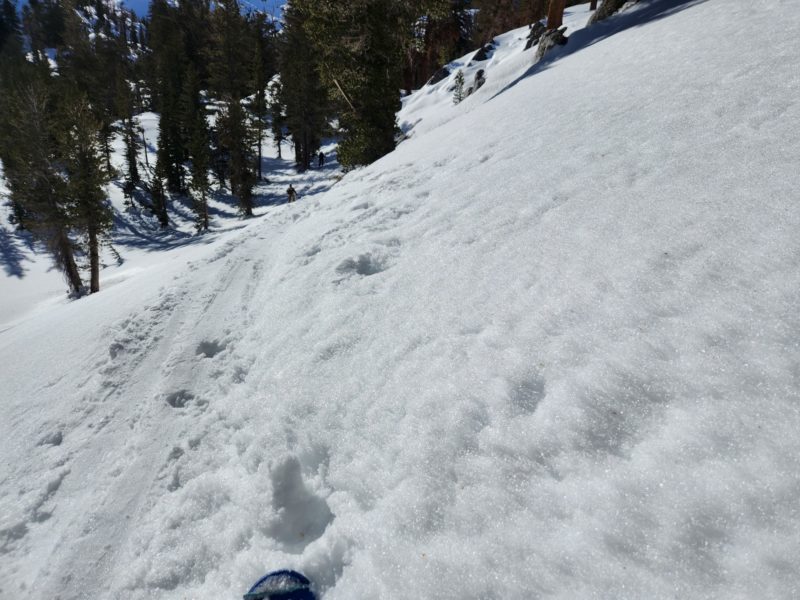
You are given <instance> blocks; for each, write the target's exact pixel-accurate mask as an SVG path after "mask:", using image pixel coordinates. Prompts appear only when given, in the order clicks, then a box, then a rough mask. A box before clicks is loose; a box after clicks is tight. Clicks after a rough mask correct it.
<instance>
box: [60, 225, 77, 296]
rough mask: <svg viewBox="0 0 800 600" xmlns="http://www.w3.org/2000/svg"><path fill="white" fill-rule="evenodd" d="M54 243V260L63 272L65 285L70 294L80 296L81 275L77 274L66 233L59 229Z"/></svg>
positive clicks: (70, 244) (70, 243)
mask: <svg viewBox="0 0 800 600" xmlns="http://www.w3.org/2000/svg"><path fill="white" fill-rule="evenodd" d="M54 241H55V246H56V247H55V255H56V260H57V262H58V263H60V265H61V268H62V269H63V271H64V277H66V279H67V285H68V286H69V291H70V293H71V294H75V295H76V296H80V295H81V293H82V292H83V282H82V281H81V275H80V273H79V272H78V265H77V264H76V263H75V255H74V254H73V251H72V242H71V241H70V239H69V236H68V235H67V232H66V231H64V230H63V229H61V230H60V231H59V232H58V233H57V234H56V239H55V240H54Z"/></svg>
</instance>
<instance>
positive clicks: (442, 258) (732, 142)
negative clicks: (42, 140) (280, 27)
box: [0, 0, 800, 600]
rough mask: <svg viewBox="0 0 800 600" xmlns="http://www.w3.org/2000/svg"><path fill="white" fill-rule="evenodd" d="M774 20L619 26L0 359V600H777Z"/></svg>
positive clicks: (787, 233)
mask: <svg viewBox="0 0 800 600" xmlns="http://www.w3.org/2000/svg"><path fill="white" fill-rule="evenodd" d="M792 4H793V3H790V2H788V0H786V1H781V0H768V1H767V2H764V3H761V4H760V6H759V9H758V10H754V9H753V7H752V4H751V3H749V2H744V1H743V0H742V1H736V2H730V1H729V2H722V1H721V0H716V1H715V0H708V1H706V2H676V1H672V2H671V1H662V2H658V1H657V0H655V1H653V2H649V3H647V2H642V3H640V5H639V6H638V7H636V8H634V9H632V11H631V12H630V13H628V15H627V16H626V17H625V18H626V19H627V22H628V23H630V24H633V23H635V25H636V26H630V27H628V28H627V29H623V30H621V31H618V32H617V33H615V35H613V36H610V37H607V38H604V39H603V38H601V39H598V40H597V41H595V42H594V43H593V44H591V45H589V46H588V47H585V48H583V49H581V50H578V51H575V50H574V49H571V50H570V53H566V50H564V51H563V53H562V54H559V53H558V52H559V51H556V52H557V53H556V54H555V55H554V59H553V60H551V61H550V62H549V63H548V65H547V68H546V69H541V70H537V71H536V72H535V73H534V74H533V75H532V76H530V77H527V78H524V79H522V80H520V81H518V82H517V83H516V84H515V85H513V86H511V87H508V88H507V89H505V88H504V87H503V85H502V82H494V83H491V79H490V83H491V85H492V86H494V85H496V86H497V87H498V88H499V89H505V91H503V92H502V93H499V94H498V91H499V90H496V89H493V88H492V87H491V86H490V83H487V86H490V87H487V89H486V90H484V89H483V88H482V89H481V90H479V92H478V93H476V94H474V95H473V96H471V97H470V98H468V99H467V100H465V102H464V103H462V105H459V106H458V107H453V106H452V103H450V104H446V105H445V104H442V105H441V106H440V107H439V108H437V109H436V110H450V111H462V112H463V114H462V115H461V116H459V117H457V118H454V119H448V118H444V117H442V118H438V115H436V114H433V115H432V116H431V118H433V119H436V120H437V121H436V122H438V123H441V125H440V126H438V127H434V128H428V129H426V128H425V127H420V128H419V129H417V131H416V133H415V134H414V135H413V136H412V138H411V139H410V140H408V141H407V142H404V143H403V144H401V145H400V147H399V148H398V149H397V151H396V152H394V153H393V154H391V155H389V156H387V157H386V158H384V159H383V160H381V161H379V162H378V163H376V164H374V165H372V166H370V167H368V168H365V169H362V170H359V171H356V172H353V173H350V174H348V175H347V176H346V177H345V178H344V179H343V180H342V181H341V182H340V183H339V184H337V185H336V186H335V187H334V188H333V189H332V190H330V191H329V192H327V193H319V194H307V195H306V196H305V197H304V198H301V200H300V201H298V202H297V203H296V204H292V205H287V206H277V207H272V208H271V209H270V210H269V211H267V212H266V214H265V217H264V218H262V219H260V220H258V221H255V222H252V223H251V224H248V225H247V226H246V227H245V228H244V229H243V230H241V231H240V232H229V233H227V234H225V235H221V236H220V237H219V238H218V239H216V240H215V241H212V242H211V243H210V244H207V245H197V246H195V247H191V248H183V249H181V254H180V256H181V257H183V258H182V259H181V260H172V261H164V263H163V264H158V265H153V266H149V267H148V268H147V270H146V271H144V272H142V273H141V274H140V275H138V276H131V277H130V278H129V279H126V280H125V281H121V282H119V283H117V284H116V285H114V286H112V287H110V288H108V289H107V290H105V291H104V292H102V293H101V294H98V295H96V296H93V297H90V298H87V299H85V300H81V301H80V302H73V303H69V304H59V305H57V306H53V307H51V308H49V309H48V310H47V311H44V312H42V313H41V314H39V315H37V316H36V318H35V319H28V320H26V321H23V322H20V323H18V324H17V325H15V326H14V327H12V328H11V329H8V330H6V331H4V332H2V333H0V369H2V375H3V392H4V394H6V396H4V398H3V415H4V417H5V419H4V420H3V421H2V422H0V444H1V446H0V447H1V448H2V456H3V463H2V471H0V519H2V521H0V552H2V557H1V559H0V597H2V598H4V599H5V598H6V597H17V596H20V595H23V596H26V597H30V598H34V599H40V598H41V599H42V600H44V599H45V598H50V597H52V596H53V595H54V594H55V593H57V594H58V595H60V597H61V598H62V599H63V600H68V599H77V598H87V599H88V598H92V599H94V598H115V599H116V598H124V599H130V600H139V599H144V598H164V599H167V600H169V599H176V600H177V599H179V598H203V599H212V598H214V599H216V598H234V597H237V596H239V595H240V594H241V593H243V591H244V590H246V589H247V588H248V587H249V585H250V584H251V583H252V582H253V581H255V580H257V579H258V577H260V576H261V575H262V574H263V573H264V572H265V571H267V570H270V569H272V568H279V567H288V568H295V569H297V570H299V571H302V572H303V573H305V574H306V575H308V576H309V577H310V578H311V579H312V580H313V581H315V582H316V583H317V587H318V589H317V591H318V592H320V593H321V595H322V597H324V598H325V599H326V600H340V599H345V598H359V599H371V598H374V599H378V598H381V599H384V598H389V599H392V598H398V599H405V598H416V597H431V596H433V595H436V596H437V597H441V598H452V599H457V598H458V599H461V598H504V599H508V598H511V599H520V600H522V599H530V598H564V599H567V598H673V597H680V598H739V599H744V598H780V599H784V598H786V599H788V598H793V597H797V595H798V594H800V567H798V565H797V563H796V561H795V560H794V557H796V556H797V555H798V553H800V518H799V517H800V515H798V505H797V498H798V494H800V458H799V457H800V436H799V435H798V431H800V403H799V402H798V400H800V398H798V395H800V392H799V391H798V390H799V389H800V386H798V374H800V349H799V348H798V341H797V340H798V339H800V311H798V295H797V290H798V289H800V264H799V263H800V239H798V236H797V235H796V232H797V231H798V228H799V227H800V211H798V209H797V205H796V195H797V190H798V189H800V173H798V171H797V169H796V164H794V162H793V161H796V157H797V156H800V141H799V140H800V131H798V128H799V127H800V125H798V124H800V94H798V93H797V92H798V89H799V88H800V73H798V71H797V69H796V65H797V64H798V59H800V47H799V46H800V43H799V42H798V39H797V36H796V32H797V31H798V30H800V13H798V12H797V11H796V10H794V7H793V6H792ZM656 5H663V6H664V7H667V8H668V9H669V10H665V11H663V12H661V13H660V17H659V18H657V19H645V18H644V17H643V16H642V15H646V14H647V11H648V10H649V8H651V7H653V6H656ZM637 14H638V15H640V17H641V18H640V20H639V21H638V22H636V21H635V19H634V17H635V16H636V15H637ZM752 31H770V36H769V37H770V39H769V44H764V45H761V46H760V45H757V43H758V40H757V39H756V38H757V36H753V35H752V33H751V32H752ZM488 73H489V77H490V78H491V76H492V75H491V71H488ZM512 80H513V78H512ZM510 82H511V80H509V81H507V82H506V83H510ZM423 92H424V91H423ZM437 93H438V92H437ZM408 107H409V109H410V107H411V103H409V104H408ZM431 110H433V109H431ZM417 116H419V115H417ZM401 117H402V115H401ZM185 260H190V261H191V264H190V265H188V267H184V263H185ZM143 307H148V308H146V309H144V308H143Z"/></svg>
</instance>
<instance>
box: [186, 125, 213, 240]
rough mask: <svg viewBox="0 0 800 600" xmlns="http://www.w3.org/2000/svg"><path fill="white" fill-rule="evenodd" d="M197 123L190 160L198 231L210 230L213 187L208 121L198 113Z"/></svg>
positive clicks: (193, 128) (190, 150) (190, 147)
mask: <svg viewBox="0 0 800 600" xmlns="http://www.w3.org/2000/svg"><path fill="white" fill-rule="evenodd" d="M195 119H196V123H195V124H194V126H193V127H192V140H191V144H190V146H189V158H190V159H191V161H192V180H191V184H190V187H191V190H192V191H193V192H194V194H195V196H194V208H195V213H196V214H197V229H198V230H199V231H206V230H208V194H209V191H210V189H211V186H210V185H209V183H208V169H209V167H210V166H211V150H210V148H209V142H210V140H209V131H208V121H207V120H206V117H205V115H204V114H203V113H202V112H200V111H198V112H197V114H196V115H195Z"/></svg>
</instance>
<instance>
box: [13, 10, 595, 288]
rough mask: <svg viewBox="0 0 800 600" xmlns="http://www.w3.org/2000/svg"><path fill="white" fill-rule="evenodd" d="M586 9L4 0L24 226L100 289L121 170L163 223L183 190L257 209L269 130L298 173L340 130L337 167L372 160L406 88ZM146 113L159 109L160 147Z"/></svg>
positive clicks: (123, 180) (195, 201) (204, 224)
mask: <svg viewBox="0 0 800 600" xmlns="http://www.w3.org/2000/svg"><path fill="white" fill-rule="evenodd" d="M606 2H607V3H608V2H610V0H606ZM574 3H576V2H574V1H571V0H348V2H341V1H338V0H288V2H287V3H286V5H285V7H284V10H283V16H282V19H281V22H280V24H278V23H276V22H275V21H273V20H272V19H271V18H270V17H269V16H268V15H265V14H263V13H261V12H258V11H252V10H244V7H243V6H242V4H241V3H240V1H239V0H192V1H185V2H183V1H182V2H179V3H175V2H169V1H168V0H151V3H150V6H149V11H148V14H147V16H146V17H144V18H142V19H139V18H137V17H136V16H135V15H134V14H133V13H131V12H129V11H126V10H124V9H122V8H120V6H119V5H118V4H116V3H115V2H112V1H111V0H29V2H28V3H27V4H26V5H25V6H24V7H23V8H22V11H21V14H20V13H19V12H18V7H17V6H16V5H15V0H0V161H2V165H3V174H4V177H5V180H6V182H7V186H8V188H9V190H10V192H11V194H10V199H11V205H12V210H13V218H14V221H15V223H16V224H17V226H18V227H20V228H24V229H26V230H28V231H29V232H30V233H31V234H32V235H33V236H34V238H35V239H37V240H38V241H40V242H42V243H44V244H45V245H46V246H47V248H48V249H49V251H50V252H51V253H52V255H53V256H54V258H55V260H56V262H57V264H58V266H59V267H60V268H61V270H62V271H63V272H64V274H65V277H66V280H67V283H68V286H69V289H70V292H71V293H72V294H74V295H81V294H83V293H85V292H86V291H88V292H96V291H98V290H99V271H100V250H101V247H102V245H103V244H108V243H110V242H109V239H110V238H109V232H110V229H111V227H112V223H113V212H112V210H111V208H110V204H109V201H108V198H107V194H106V192H105V189H106V187H107V185H108V184H109V182H111V181H112V180H115V181H117V182H119V183H120V184H121V186H122V188H123V190H124V193H125V195H126V197H128V198H130V199H131V201H134V199H135V201H137V202H139V203H141V204H142V205H144V206H146V207H147V208H149V209H150V210H151V211H152V213H153V214H154V215H155V216H156V217H157V219H158V221H159V223H160V224H161V226H162V227H168V226H169V223H170V214H169V201H170V199H171V198H174V197H178V196H180V197H185V198H191V200H192V205H193V206H194V210H195V214H196V220H197V228H198V230H199V231H203V230H206V229H208V227H209V210H208V200H209V197H210V196H211V194H212V193H215V191H216V192H219V191H220V190H226V191H228V192H229V193H230V194H231V195H232V196H233V197H234V198H235V199H236V201H237V202H238V205H239V210H240V213H241V214H242V215H243V216H250V215H252V214H253V208H254V192H253V190H254V187H255V186H256V184H257V183H258V181H259V180H260V179H261V178H262V177H263V176H264V173H263V169H262V162H263V161H262V156H261V154H262V148H263V143H264V140H265V139H266V138H267V135H268V133H269V134H270V136H271V137H272V139H273V140H274V141H275V143H276V144H277V147H278V152H279V155H280V152H281V143H282V142H283V141H284V140H291V142H292V146H293V149H294V157H293V158H294V162H295V165H296V168H297V169H298V170H300V171H302V170H305V169H308V168H310V166H311V161H312V159H313V157H315V156H316V154H317V152H318V151H319V148H320V146H321V143H322V139H323V138H324V137H326V136H328V135H334V134H335V135H336V136H337V138H338V140H339V147H338V159H339V162H340V164H341V165H342V167H343V168H345V169H350V168H353V167H356V166H358V165H364V164H369V163H371V162H373V161H375V160H377V159H378V158H380V157H381V156H383V155H385V154H386V153H388V152H390V151H391V150H393V149H394V147H395V144H396V141H397V139H398V134H399V131H398V128H397V123H396V118H395V115H396V113H397V111H398V110H399V108H400V101H401V90H406V91H410V90H412V89H416V88H418V87H420V86H421V85H422V84H424V83H425V81H427V79H428V78H430V77H431V75H432V74H433V73H434V72H435V71H436V70H437V69H439V68H440V67H441V66H442V65H444V64H446V63H447V62H449V61H451V60H452V59H454V58H456V57H458V56H461V55H463V54H464V53H466V52H467V51H468V50H469V49H470V48H473V47H477V46H481V45H483V44H484V43H485V42H486V41H489V40H491V38H492V37H494V36H495V35H497V34H498V33H500V32H503V31H506V30H508V29H511V28H514V27H519V26H522V25H525V24H530V23H532V22H534V21H537V20H541V19H543V18H545V17H547V20H548V25H549V26H550V25H552V26H553V27H558V26H559V25H560V20H561V15H563V11H564V8H565V6H566V5H569V4H574ZM144 111H154V112H156V113H158V115H159V125H158V143H157V145H156V148H155V152H154V153H153V152H152V149H149V148H148V147H147V145H146V140H145V139H144V135H143V131H142V129H141V128H140V127H139V126H138V123H137V119H136V115H137V114H140V113H142V112H144ZM115 136H116V137H117V139H120V140H121V141H122V143H123V144H124V157H125V166H124V168H123V169H121V172H117V171H116V170H115V168H114V165H113V164H112V160H111V156H112V141H113V140H114V138H115ZM142 154H143V155H144V163H142V161H141V157H142ZM82 265H83V266H85V267H87V268H88V271H89V286H88V289H87V288H86V287H85V285H84V283H83V280H82V275H81V272H82V270H83V268H82Z"/></svg>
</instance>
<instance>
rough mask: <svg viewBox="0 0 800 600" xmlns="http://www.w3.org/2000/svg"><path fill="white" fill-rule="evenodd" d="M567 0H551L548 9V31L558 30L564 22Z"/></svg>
mask: <svg viewBox="0 0 800 600" xmlns="http://www.w3.org/2000/svg"><path fill="white" fill-rule="evenodd" d="M566 4H567V0H550V6H549V7H548V9H547V29H558V28H559V27H561V25H562V24H563V22H564V8H565V6H566Z"/></svg>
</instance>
